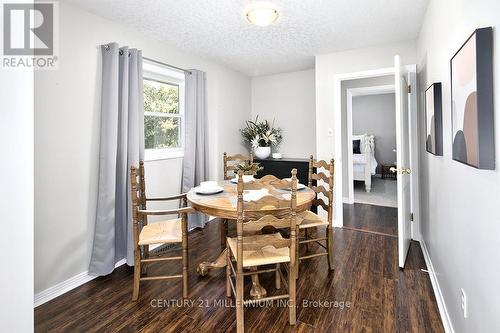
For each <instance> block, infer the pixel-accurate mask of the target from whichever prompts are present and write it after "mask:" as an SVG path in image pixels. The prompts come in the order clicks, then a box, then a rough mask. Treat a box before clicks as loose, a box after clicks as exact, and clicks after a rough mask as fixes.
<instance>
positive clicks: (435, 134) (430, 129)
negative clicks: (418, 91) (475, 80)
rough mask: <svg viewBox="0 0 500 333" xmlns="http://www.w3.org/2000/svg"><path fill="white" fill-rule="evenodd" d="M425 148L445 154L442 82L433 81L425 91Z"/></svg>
mask: <svg viewBox="0 0 500 333" xmlns="http://www.w3.org/2000/svg"><path fill="white" fill-rule="evenodd" d="M425 138H426V140H425V149H426V150H427V151H428V152H429V153H431V154H434V155H437V156H443V99H442V95H441V83H440V82H438V83H433V84H432V85H431V86H430V87H429V88H427V90H426V91H425Z"/></svg>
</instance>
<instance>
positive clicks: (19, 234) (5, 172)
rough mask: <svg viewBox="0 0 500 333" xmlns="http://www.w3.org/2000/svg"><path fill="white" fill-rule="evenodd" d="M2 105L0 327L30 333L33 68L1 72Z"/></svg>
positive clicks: (31, 323)
mask: <svg viewBox="0 0 500 333" xmlns="http://www.w3.org/2000/svg"><path fill="white" fill-rule="evenodd" d="M8 2H9V3H11V2H14V3H15V2H22V3H29V1H8ZM3 3H4V2H3V1H2V2H1V3H0V6H3ZM0 101H2V109H1V111H0V151H1V152H2V163H0V174H1V175H2V186H1V189H0V210H1V212H2V222H1V225H2V232H1V233H0V253H1V255H0V257H1V260H2V270H1V273H0V290H1V297H0V309H1V311H0V325H1V330H2V331H3V332H33V325H34V321H33V69H31V68H30V69H20V68H18V69H11V70H5V69H0Z"/></svg>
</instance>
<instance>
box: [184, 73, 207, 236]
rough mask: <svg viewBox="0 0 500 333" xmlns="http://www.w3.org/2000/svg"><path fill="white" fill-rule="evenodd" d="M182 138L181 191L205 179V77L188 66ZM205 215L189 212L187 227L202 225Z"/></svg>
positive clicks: (205, 219) (203, 224)
mask: <svg viewBox="0 0 500 333" xmlns="http://www.w3.org/2000/svg"><path fill="white" fill-rule="evenodd" d="M185 91H186V97H185V125H184V128H185V141H184V161H183V168H182V192H183V193H185V192H187V191H189V190H190V189H191V188H192V187H194V186H198V185H199V184H200V182H202V181H205V180H208V179H209V169H208V118H207V79H206V74H205V72H202V71H199V70H191V74H187V75H186V90H185ZM207 221H208V216H206V215H204V214H200V213H196V214H192V215H190V216H189V228H190V229H193V228H196V227H201V228H203V227H204V226H205V223H206V222H207Z"/></svg>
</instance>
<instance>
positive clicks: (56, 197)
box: [35, 2, 251, 293]
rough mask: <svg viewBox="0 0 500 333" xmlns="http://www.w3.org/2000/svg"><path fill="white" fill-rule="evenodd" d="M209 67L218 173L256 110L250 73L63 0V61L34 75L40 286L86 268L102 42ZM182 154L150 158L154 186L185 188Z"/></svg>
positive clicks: (154, 189) (170, 190)
mask: <svg viewBox="0 0 500 333" xmlns="http://www.w3.org/2000/svg"><path fill="white" fill-rule="evenodd" d="M112 41H116V42H118V43H119V44H120V45H128V46H130V47H136V48H139V49H142V50H143V55H144V56H146V57H149V58H152V59H155V60H158V61H162V62H166V63H169V64H172V65H176V66H179V67H183V68H196V69H200V70H203V71H206V72H207V80H208V111H209V122H210V134H209V136H210V148H211V150H210V156H211V158H212V160H211V161H210V167H211V171H210V174H211V175H212V178H218V176H220V175H222V170H221V163H222V162H221V160H222V157H221V156H222V152H223V151H225V150H227V151H231V152H242V151H243V147H242V145H241V144H240V142H241V140H240V136H239V132H238V128H240V127H241V126H242V125H243V122H244V121H245V120H246V119H247V118H248V117H249V115H250V112H251V106H250V105H251V87H250V79H249V78H248V77H247V76H245V75H242V74H240V73H238V72H235V71H232V70H229V69H227V68H225V67H223V66H220V65H218V64H216V63H214V62H211V61H208V60H205V59H202V58H200V57H196V56H193V55H190V54H187V53H184V52H181V51H179V50H177V49H175V48H174V47H171V46H169V45H166V44H164V43H161V42H159V41H157V40H155V39H153V38H149V37H147V36H143V35H140V34H138V33H136V32H135V31H134V30H133V29H128V28H126V27H124V26H121V25H120V24H119V23H115V22H111V21H108V20H105V19H103V18H100V17H98V16H95V15H93V14H90V13H88V12H85V11H83V10H81V9H79V8H77V7H73V6H72V5H69V4H66V3H64V2H61V3H60V63H59V69H58V70H55V71H38V72H37V73H36V75H35V90H36V93H35V199H36V200H35V293H37V292H40V291H42V290H45V289H46V288H48V287H51V286H53V285H55V284H57V283H59V282H61V281H64V280H66V279H68V278H70V277H72V276H74V275H76V274H79V273H81V272H84V271H86V270H87V269H88V263H89V259H90V254H91V249H92V241H93V230H94V218H95V208H96V191H97V171H98V152H99V126H100V125H99V120H100V117H99V115H100V109H99V105H100V96H99V94H100V93H99V90H100V79H99V77H100V70H99V68H100V56H99V49H98V45H100V44H104V43H108V42H112ZM181 168H182V159H169V160H163V161H157V162H149V163H147V165H146V173H147V177H148V180H149V183H150V184H152V185H151V186H150V188H149V189H148V192H149V193H151V194H162V195H169V194H175V193H178V192H179V190H180V176H181Z"/></svg>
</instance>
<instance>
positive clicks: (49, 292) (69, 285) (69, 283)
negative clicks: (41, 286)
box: [35, 258, 126, 308]
mask: <svg viewBox="0 0 500 333" xmlns="http://www.w3.org/2000/svg"><path fill="white" fill-rule="evenodd" d="M125 263H126V259H125V258H124V259H122V260H120V261H118V262H117V263H116V265H115V268H116V267H119V266H121V265H123V264H125ZM96 277H97V276H93V275H89V273H88V271H85V272H81V273H80V274H77V275H75V276H73V277H70V278H69V279H67V280H65V281H63V282H61V283H58V284H56V285H55V286H52V287H50V288H48V289H45V290H43V291H41V292H39V293H38V294H35V308H36V307H37V306H40V305H42V304H43V303H46V302H48V301H50V300H52V299H54V298H56V297H58V296H61V295H62V294H64V293H67V292H68V291H70V290H72V289H75V288H76V287H79V286H81V285H82V284H85V283H87V282H89V281H91V280H93V279H95V278H96Z"/></svg>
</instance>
